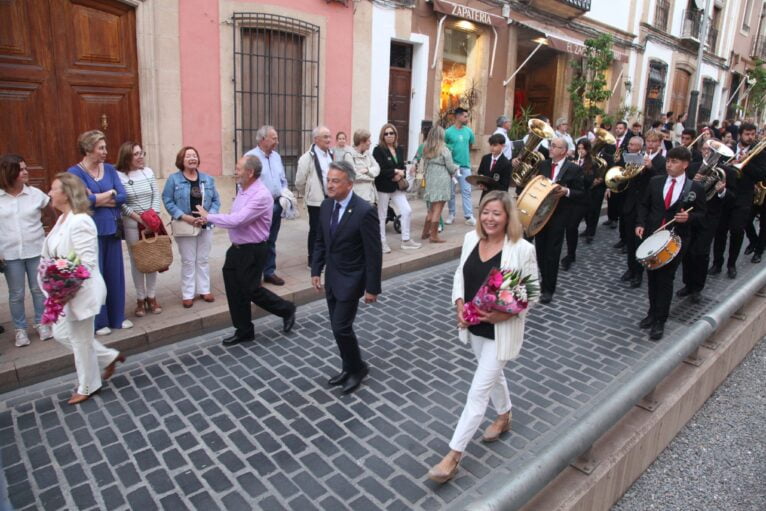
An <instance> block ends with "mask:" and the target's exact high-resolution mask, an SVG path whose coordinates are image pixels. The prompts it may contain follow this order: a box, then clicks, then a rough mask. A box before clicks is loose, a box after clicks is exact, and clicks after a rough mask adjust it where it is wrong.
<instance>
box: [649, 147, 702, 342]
mask: <svg viewBox="0 0 766 511" xmlns="http://www.w3.org/2000/svg"><path fill="white" fill-rule="evenodd" d="M647 138H648V136H647ZM658 142H659V140H658ZM690 161H691V154H690V153H689V151H688V150H687V149H686V148H685V147H674V148H673V149H671V150H670V151H668V159H667V161H666V162H663V163H665V165H666V167H667V175H656V176H654V177H653V178H652V179H651V180H650V182H649V185H648V187H647V192H646V193H645V194H644V195H643V199H642V200H641V201H639V203H638V219H637V220H636V227H635V235H636V237H637V238H639V239H643V238H644V236H645V235H646V237H648V236H649V235H651V234H652V233H653V232H654V231H655V230H657V229H658V228H660V227H661V226H663V225H665V224H666V223H668V222H670V221H671V220H672V221H674V222H675V225H674V227H673V229H674V230H675V232H676V234H678V236H680V237H681V254H679V255H678V256H676V257H675V258H674V259H673V260H672V261H670V262H669V263H668V264H666V265H665V266H662V267H661V268H658V269H656V270H649V271H648V272H647V273H648V275H647V280H648V281H649V312H648V313H647V314H646V317H645V318H644V319H642V320H641V323H640V324H639V326H640V327H641V328H644V329H645V328H651V330H650V332H649V339H651V340H653V341H658V340H660V339H662V336H663V335H664V332H665V321H667V319H668V314H669V312H670V302H671V301H672V299H673V278H674V277H675V274H676V269H678V265H679V263H680V262H681V260H682V258H683V252H684V249H686V248H688V242H689V237H690V228H691V227H692V226H693V225H698V224H699V223H700V222H702V221H703V219H704V217H705V208H706V204H705V188H704V187H703V186H702V185H701V184H700V183H699V182H696V181H691V180H689V179H687V177H686V168H687V167H688V165H689V162H690ZM691 208H693V210H692V211H688V210H689V209H691Z"/></svg>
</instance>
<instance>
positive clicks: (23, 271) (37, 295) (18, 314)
mask: <svg viewBox="0 0 766 511" xmlns="http://www.w3.org/2000/svg"><path fill="white" fill-rule="evenodd" d="M5 264H6V267H5V280H6V281H7V282H8V302H9V303H10V308H11V317H13V325H14V327H15V328H17V329H21V330H26V329H27V318H26V313H25V311H24V277H25V276H26V279H27V282H29V291H30V293H32V303H33V304H34V307H35V325H39V324H40V318H41V317H42V315H43V307H44V304H45V296H44V295H43V292H42V291H40V287H39V286H38V285H37V268H38V267H39V266H40V257H39V256H38V257H30V258H29V259H13V260H10V261H5Z"/></svg>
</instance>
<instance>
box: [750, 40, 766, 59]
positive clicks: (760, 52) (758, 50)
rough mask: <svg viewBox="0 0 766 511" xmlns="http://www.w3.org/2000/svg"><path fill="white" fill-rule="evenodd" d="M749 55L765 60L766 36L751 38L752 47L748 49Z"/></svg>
mask: <svg viewBox="0 0 766 511" xmlns="http://www.w3.org/2000/svg"><path fill="white" fill-rule="evenodd" d="M750 56H751V57H756V58H759V59H761V60H764V61H766V36H759V37H755V38H753V47H752V48H751V49H750Z"/></svg>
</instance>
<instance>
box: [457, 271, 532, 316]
mask: <svg viewBox="0 0 766 511" xmlns="http://www.w3.org/2000/svg"><path fill="white" fill-rule="evenodd" d="M539 291H540V289H539V287H538V285H537V283H536V281H535V279H534V278H533V277H532V276H531V275H522V274H521V272H520V271H519V270H500V269H497V268H493V269H492V270H490V272H489V275H487V280H485V281H484V284H482V286H481V287H480V288H479V290H478V291H477V292H476V296H474V298H473V300H471V301H470V302H468V303H466V304H465V305H464V307H463V318H464V319H465V320H466V322H467V323H468V324H469V325H478V324H479V323H481V320H480V319H479V315H478V312H479V311H483V312H492V311H493V310H497V311H501V312H505V313H508V314H513V315H517V314H519V313H521V312H523V311H525V310H527V307H529V300H531V299H533V298H535V297H536V296H537V295H538V293H539Z"/></svg>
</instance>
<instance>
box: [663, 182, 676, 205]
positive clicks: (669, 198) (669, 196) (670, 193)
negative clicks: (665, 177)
mask: <svg viewBox="0 0 766 511" xmlns="http://www.w3.org/2000/svg"><path fill="white" fill-rule="evenodd" d="M675 187H676V179H675V178H673V179H671V180H670V188H668V193H666V194H665V210H667V209H669V208H670V203H671V202H672V201H673V189H674V188H675Z"/></svg>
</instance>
